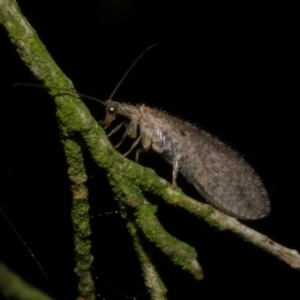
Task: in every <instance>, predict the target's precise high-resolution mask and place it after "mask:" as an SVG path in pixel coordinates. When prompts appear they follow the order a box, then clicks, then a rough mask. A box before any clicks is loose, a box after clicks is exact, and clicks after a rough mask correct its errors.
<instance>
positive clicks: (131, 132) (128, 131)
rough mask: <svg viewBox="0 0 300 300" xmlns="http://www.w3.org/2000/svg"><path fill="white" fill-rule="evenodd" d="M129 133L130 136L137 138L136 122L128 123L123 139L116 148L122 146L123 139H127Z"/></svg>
mask: <svg viewBox="0 0 300 300" xmlns="http://www.w3.org/2000/svg"><path fill="white" fill-rule="evenodd" d="M121 124H124V123H121ZM118 129H119V128H118ZM127 135H129V137H131V138H133V139H134V138H136V123H134V122H130V123H129V124H128V126H127V127H126V130H125V132H124V134H123V136H122V139H121V141H120V142H119V143H118V144H117V145H116V146H115V148H116V149H117V148H119V147H120V145H121V144H122V143H123V141H124V140H125V138H126V136H127Z"/></svg>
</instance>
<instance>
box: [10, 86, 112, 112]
mask: <svg viewBox="0 0 300 300" xmlns="http://www.w3.org/2000/svg"><path fill="white" fill-rule="evenodd" d="M12 86H30V87H35V88H39V89H45V90H49V88H48V87H46V86H43V85H41V84H34V83H22V82H20V83H14V84H13V85H12ZM56 89H57V88H56ZM59 90H60V91H61V93H60V94H56V95H54V96H55V97H56V96H61V95H64V94H68V95H71V96H81V97H83V98H86V99H89V100H92V101H96V102H98V103H101V104H102V105H104V106H106V102H105V101H103V100H100V99H98V98H95V97H92V96H89V95H86V94H83V93H78V92H73V91H70V90H65V89H59Z"/></svg>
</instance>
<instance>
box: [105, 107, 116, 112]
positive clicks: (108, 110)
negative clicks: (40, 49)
mask: <svg viewBox="0 0 300 300" xmlns="http://www.w3.org/2000/svg"><path fill="white" fill-rule="evenodd" d="M107 112H108V113H110V114H114V113H116V108H115V107H114V106H109V107H108V108H107Z"/></svg>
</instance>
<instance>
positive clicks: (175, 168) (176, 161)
mask: <svg viewBox="0 0 300 300" xmlns="http://www.w3.org/2000/svg"><path fill="white" fill-rule="evenodd" d="M180 157H181V155H180V154H175V155H174V157H173V172H172V185H173V187H174V188H176V187H177V183H176V178H177V174H178V170H179V160H180Z"/></svg>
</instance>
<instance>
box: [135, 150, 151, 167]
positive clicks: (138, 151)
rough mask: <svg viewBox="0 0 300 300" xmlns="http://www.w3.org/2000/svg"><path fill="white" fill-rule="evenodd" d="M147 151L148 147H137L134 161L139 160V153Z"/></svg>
mask: <svg viewBox="0 0 300 300" xmlns="http://www.w3.org/2000/svg"><path fill="white" fill-rule="evenodd" d="M147 151H149V148H148V149H144V148H140V149H137V150H136V152H135V162H136V163H138V162H139V155H140V153H142V152H147Z"/></svg>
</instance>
